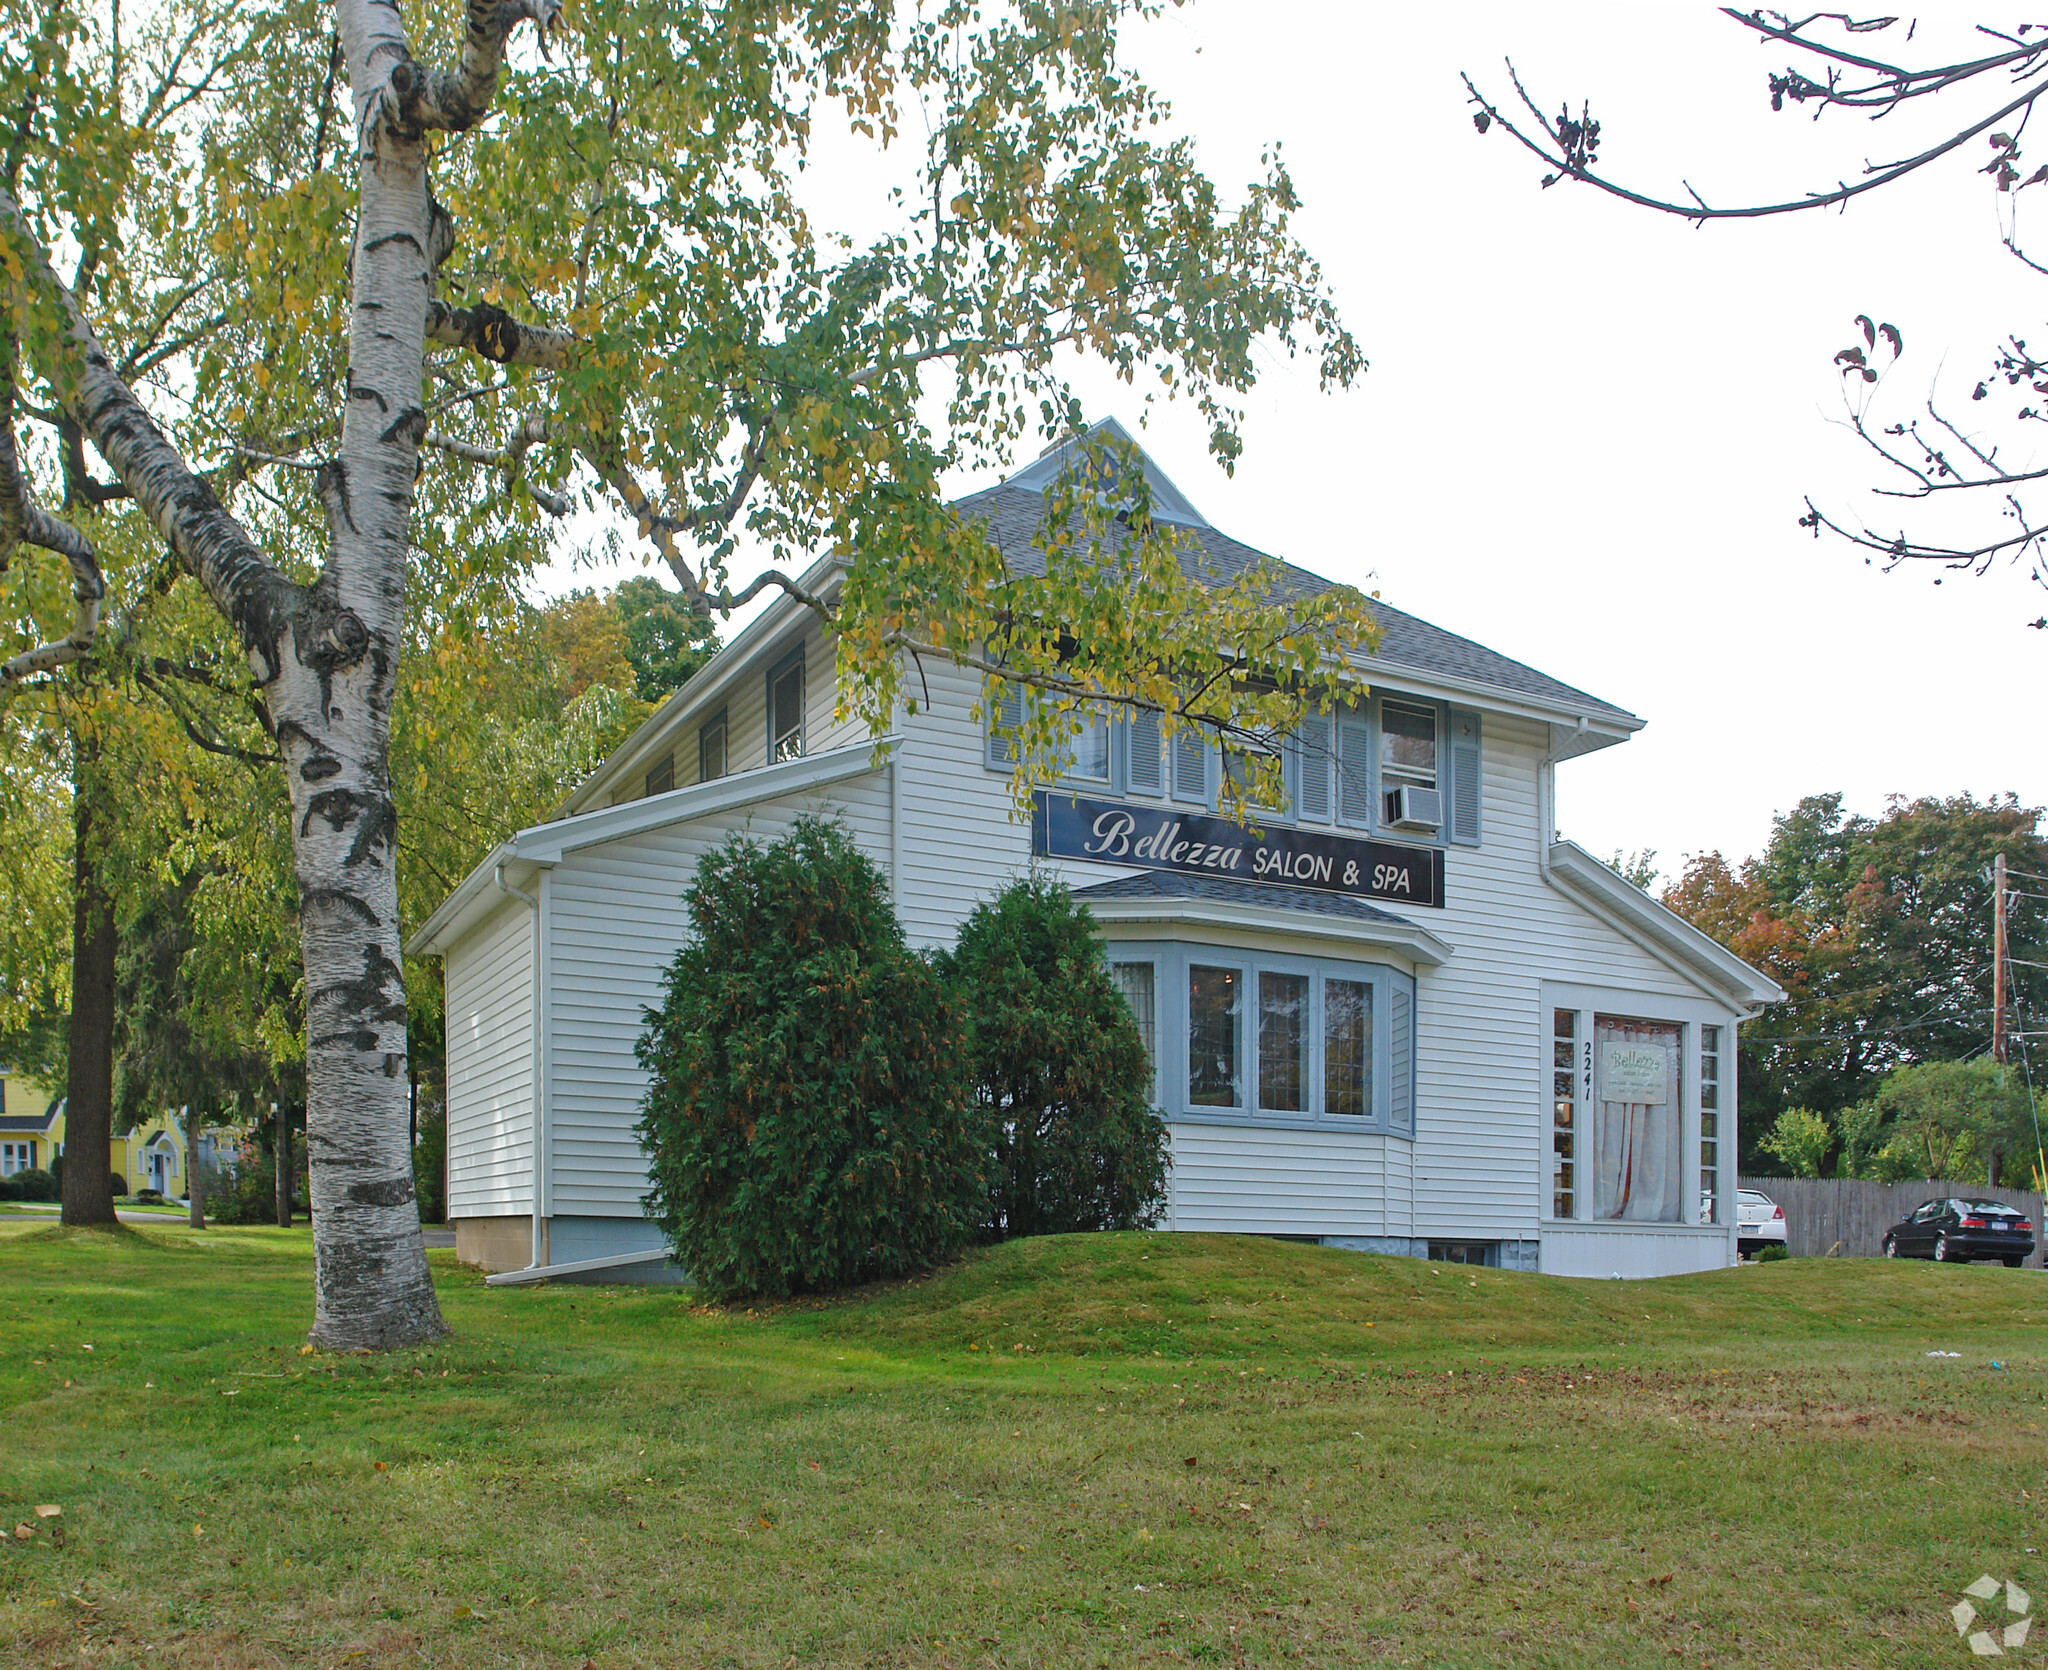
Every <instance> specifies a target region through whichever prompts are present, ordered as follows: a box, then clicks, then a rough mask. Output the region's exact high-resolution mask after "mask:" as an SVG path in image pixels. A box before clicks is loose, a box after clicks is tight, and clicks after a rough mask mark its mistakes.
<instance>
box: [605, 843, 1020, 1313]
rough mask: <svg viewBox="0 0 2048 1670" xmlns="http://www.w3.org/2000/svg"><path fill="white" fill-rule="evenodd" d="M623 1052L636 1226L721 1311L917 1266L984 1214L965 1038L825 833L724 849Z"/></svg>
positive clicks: (846, 854)
mask: <svg viewBox="0 0 2048 1670" xmlns="http://www.w3.org/2000/svg"><path fill="white" fill-rule="evenodd" d="M684 899H685V903H686V904H687V906H688V908H689V914H690V921H691V924H692V926H693V927H694V928H695V930H696V932H695V937H694V939H693V940H692V941H691V942H690V943H689V944H688V945H686V946H684V947H683V949H682V950H681V951H679V952H678V953H677V954H676V958H675V961H674V963H673V964H672V965H671V966H670V968H669V971H668V974H667V978H666V988H665V996H664V1000H663V1003H662V1007H661V1008H660V1009H659V1010H653V1009H650V1010H647V1011H646V1012H645V1018H646V1023H647V1024H646V1030H645V1032H644V1033H643V1034H642V1036H641V1039H640V1043H639V1046H638V1055H639V1059H640V1063H641V1065H642V1066H643V1067H645V1068H646V1069H647V1073H648V1078H649V1086H648V1091H647V1095H646V1098H645V1100H644V1101H643V1103H642V1115H643V1116H642V1119H641V1121H640V1125H639V1134H640V1138H641V1141H642V1143H643V1144H644V1145H645V1147H646V1151H647V1153H648V1156H649V1175H650V1177H651V1179H652V1184H653V1186H652V1188H651V1189H650V1191H649V1192H648V1194H647V1196H646V1199H645V1204H646V1210H647V1214H648V1216H649V1217H650V1218H652V1219H653V1220H654V1221H655V1222H657V1223H658V1224H660V1226H661V1228H662V1231H663V1233H664V1234H665V1235H666V1236H667V1237H668V1241H669V1244H670V1246H671V1247H672V1248H673V1250H674V1252H675V1255H676V1257H677V1259H678V1260H679V1261H680V1262H681V1263H682V1264H683V1266H684V1267H685V1268H686V1269H687V1270H688V1271H689V1272H690V1274H691V1276H692V1277H693V1278H694V1279H695V1280H696V1281H697V1283H698V1284H699V1285H700V1286H701V1287H703V1288H704V1289H705V1290H706V1291H707V1292H709V1293H711V1294H713V1295H715V1296H720V1297H731V1296H737V1295H741V1294H760V1295H763V1296H767V1297H781V1296H783V1295H786V1294H789V1293H794V1292H800V1291H825V1290H831V1289H835V1288H842V1287H848V1286H851V1285H853V1284H855V1283H858V1282H864V1281H872V1280H875V1279H877V1278H880V1277H887V1276H900V1275H904V1274H907V1273H909V1272H911V1271H915V1270H920V1269H924V1268H927V1267H929V1266H930V1265H932V1264H933V1263H935V1262H937V1261H938V1260H939V1259H940V1258H943V1257H944V1256H945V1255H946V1254H948V1253H950V1252H952V1251H953V1250H954V1249H956V1248H957V1247H959V1246H960V1245H961V1244H962V1243H963V1242H965V1241H966V1240H967V1239H968V1237H969V1236H970V1235H971V1234H972V1233H973V1231H974V1229H975V1227H976V1225H977V1223H978V1222H979V1219H980V1203H981V1198H982V1194H983V1183H982V1165H981V1156H980V1153H979V1151H978V1147H977V1144H976V1142H975V1140H974V1135H973V1130H972V1113H971V1108H970V1103H969V1098H968V1093H967V1086H966V1081H965V1077H964V1075H963V1072H962V1052H961V1049H960V1044H959V1039H960V1027H959V1023H958V1021H957V1019H956V1018H955V1015H954V1012H953V1009H952V1007H951V1006H950V1004H949V1002H948V1000H947V995H946V993H945V990H944V988H943V987H942V985H941V983H940V981H939V978H938V976H937V975H936V973H935V972H934V971H933V969H932V967H931V966H930V965H929V964H928V963H926V962H925V961H924V960H923V959H922V958H920V957H918V956H916V955H914V954H913V953H912V952H911V951H910V949H909V948H908V947H907V946H906V945H905V944H904V940H903V930H902V928H901V927H900V926H899V925H898V923H897V921H896V917H895V914H894V912H893V911H892V910H891V909H890V906H889V901H888V894H887V889H886V887H885V885H884V883H883V881H882V877H881V875H880V873H879V872H878V871H877V870H876V869H875V867H874V865H873V864H871V863H870V862H869V861H868V859H867V858H866V857H865V856H864V855H863V854H862V853H861V852H860V850H859V849H858V848H857V847H856V846H855V845H854V844H853V841H852V839H851V838H850V837H849V836H848V835H847V834H846V833H845V831H844V830H842V829H840V828H839V827H837V826H836V825H834V824H831V823H827V822H825V821H823V820H820V819H817V818H801V819H799V820H798V821H797V822H796V823H795V824H794V825H793V826H792V827H791V829H790V831H789V833H788V834H787V835H786V836H785V837H784V838H783V839H781V840H779V841H776V842H774V843H773V844H771V845H765V846H764V845H762V844H760V843H758V842H756V841H753V840H750V839H747V838H744V837H741V836H734V837H733V838H732V839H731V840H729V841H727V842H726V843H725V844H724V845H723V846H721V847H719V848H718V849H716V850H715V851H713V852H710V853H707V854H705V856H704V857H703V858H702V859H701V860H700V861H699V863H698V866H697V874H696V878H695V880H694V881H693V882H692V884H691V886H690V887H689V889H688V890H687V892H686V893H685V895H684Z"/></svg>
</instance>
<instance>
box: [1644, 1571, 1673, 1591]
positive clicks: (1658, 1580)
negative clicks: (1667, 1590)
mask: <svg viewBox="0 0 2048 1670" xmlns="http://www.w3.org/2000/svg"><path fill="white" fill-rule="evenodd" d="M1677 1575H1678V1574H1677V1573H1676V1572H1673V1571H1667V1572H1666V1573H1665V1574H1664V1575H1663V1576H1662V1577H1653V1578H1651V1579H1650V1587H1651V1588H1653V1589H1661V1588H1663V1587H1664V1585H1665V1584H1667V1583H1669V1582H1670V1581H1671V1580H1672V1578H1674V1577H1676V1576H1677Z"/></svg>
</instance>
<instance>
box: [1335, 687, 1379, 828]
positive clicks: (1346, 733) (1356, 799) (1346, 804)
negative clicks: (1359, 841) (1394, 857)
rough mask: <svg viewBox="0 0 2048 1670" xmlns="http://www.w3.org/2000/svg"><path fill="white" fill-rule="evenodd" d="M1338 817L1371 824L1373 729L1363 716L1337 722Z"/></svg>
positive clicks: (1351, 821) (1348, 821) (1348, 820)
mask: <svg viewBox="0 0 2048 1670" xmlns="http://www.w3.org/2000/svg"><path fill="white" fill-rule="evenodd" d="M1337 815H1338V816H1339V817H1340V818H1342V819H1343V820H1344V821H1345V822H1346V823H1359V824H1370V823H1371V822H1372V727H1371V726H1369V725H1367V724H1366V722H1365V718H1364V716H1363V715H1362V714H1361V715H1360V716H1359V717H1357V718H1355V719H1354V718H1346V719H1341V720H1339V721H1338V723H1337Z"/></svg>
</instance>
